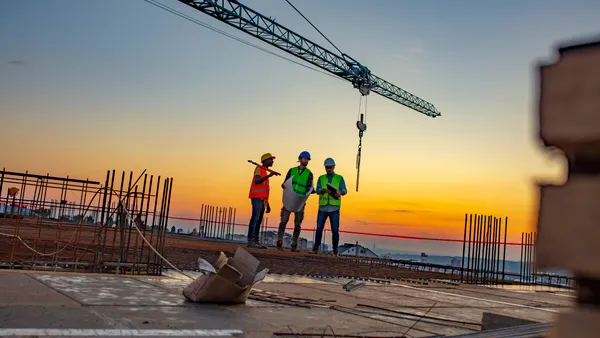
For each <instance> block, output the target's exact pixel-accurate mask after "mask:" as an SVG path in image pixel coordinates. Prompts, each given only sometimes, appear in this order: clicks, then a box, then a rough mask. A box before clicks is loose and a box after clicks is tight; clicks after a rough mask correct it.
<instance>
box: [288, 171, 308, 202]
mask: <svg viewBox="0 0 600 338" xmlns="http://www.w3.org/2000/svg"><path fill="white" fill-rule="evenodd" d="M291 175H292V187H293V188H294V191H295V192H296V194H298V195H300V196H304V195H306V191H307V190H308V176H309V175H310V170H308V168H304V170H303V171H302V174H300V170H298V167H294V168H292V172H291Z"/></svg>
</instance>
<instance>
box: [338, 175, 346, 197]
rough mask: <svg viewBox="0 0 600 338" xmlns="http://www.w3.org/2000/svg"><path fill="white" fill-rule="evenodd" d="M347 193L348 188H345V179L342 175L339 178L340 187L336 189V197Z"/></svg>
mask: <svg viewBox="0 0 600 338" xmlns="http://www.w3.org/2000/svg"><path fill="white" fill-rule="evenodd" d="M347 193H348V190H347V189H346V181H344V177H342V179H341V180H340V189H339V190H338V193H337V195H336V197H337V198H340V196H344V195H346V194H347Z"/></svg>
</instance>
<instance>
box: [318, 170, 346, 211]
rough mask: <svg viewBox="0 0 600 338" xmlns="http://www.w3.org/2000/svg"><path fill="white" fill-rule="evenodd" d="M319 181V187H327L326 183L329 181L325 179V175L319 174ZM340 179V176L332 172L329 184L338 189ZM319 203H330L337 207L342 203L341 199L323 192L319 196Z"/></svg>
mask: <svg viewBox="0 0 600 338" xmlns="http://www.w3.org/2000/svg"><path fill="white" fill-rule="evenodd" d="M319 181H320V182H321V189H327V183H329V180H328V179H327V175H321V176H320V177H319ZM341 181H342V176H340V175H338V174H333V178H332V179H331V185H333V186H334V187H335V188H336V189H338V190H339V189H340V182H341ZM319 205H322V206H325V205H332V206H336V207H339V206H340V205H342V199H341V198H340V199H337V200H336V199H335V198H333V197H331V196H329V194H328V193H324V194H322V195H321V196H319Z"/></svg>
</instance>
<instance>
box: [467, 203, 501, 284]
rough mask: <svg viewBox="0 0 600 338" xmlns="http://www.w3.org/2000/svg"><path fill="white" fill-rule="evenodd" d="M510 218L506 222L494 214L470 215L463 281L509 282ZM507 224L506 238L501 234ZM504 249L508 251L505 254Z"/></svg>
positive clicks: (477, 282) (468, 215)
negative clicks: (508, 225) (507, 245)
mask: <svg viewBox="0 0 600 338" xmlns="http://www.w3.org/2000/svg"><path fill="white" fill-rule="evenodd" d="M507 224H508V217H506V221H505V222H504V224H503V222H502V219H501V218H499V217H494V216H490V215H476V214H466V215H465V224H464V232H463V249H462V255H463V256H462V260H461V267H460V280H461V282H463V283H472V284H499V283H504V282H506V280H505V278H506V275H507V274H506V272H505V267H506V234H507V231H508V230H507ZM503 227H504V241H502V238H501V234H502V228H503ZM501 249H503V250H504V253H503V254H502V255H501Z"/></svg>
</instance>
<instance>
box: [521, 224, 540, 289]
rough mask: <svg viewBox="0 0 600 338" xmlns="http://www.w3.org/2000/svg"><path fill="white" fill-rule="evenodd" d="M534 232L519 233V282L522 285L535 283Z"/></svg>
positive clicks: (535, 236)
mask: <svg viewBox="0 0 600 338" xmlns="http://www.w3.org/2000/svg"><path fill="white" fill-rule="evenodd" d="M536 239H537V233H536V232H523V233H521V262H520V267H519V282H520V283H521V284H523V285H537V269H536V267H535V242H536Z"/></svg>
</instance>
